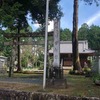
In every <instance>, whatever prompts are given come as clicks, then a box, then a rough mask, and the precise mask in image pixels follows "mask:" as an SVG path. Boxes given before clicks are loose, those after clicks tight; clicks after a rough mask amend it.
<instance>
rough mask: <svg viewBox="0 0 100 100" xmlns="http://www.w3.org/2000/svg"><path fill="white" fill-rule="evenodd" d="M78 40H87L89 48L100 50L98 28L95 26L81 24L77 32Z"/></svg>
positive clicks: (99, 28)
mask: <svg viewBox="0 0 100 100" xmlns="http://www.w3.org/2000/svg"><path fill="white" fill-rule="evenodd" d="M78 38H79V40H88V43H89V47H90V48H91V49H94V50H100V45H99V44H100V27H99V26H96V25H91V26H90V27H89V26H88V25H87V24H85V23H84V24H83V25H82V26H81V28H80V29H79V32H78Z"/></svg>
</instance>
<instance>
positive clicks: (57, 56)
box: [53, 19, 62, 78]
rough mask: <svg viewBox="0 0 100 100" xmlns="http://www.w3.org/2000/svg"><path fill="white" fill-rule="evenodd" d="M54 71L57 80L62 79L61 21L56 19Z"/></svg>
mask: <svg viewBox="0 0 100 100" xmlns="http://www.w3.org/2000/svg"><path fill="white" fill-rule="evenodd" d="M53 71H54V74H55V75H54V76H55V78H61V77H62V74H61V73H62V69H61V66H60V19H54V49H53Z"/></svg>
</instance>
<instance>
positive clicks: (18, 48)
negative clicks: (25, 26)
mask: <svg viewBox="0 0 100 100" xmlns="http://www.w3.org/2000/svg"><path fill="white" fill-rule="evenodd" d="M18 34H20V24H19V25H18ZM19 43H20V37H18V47H17V50H18V66H17V72H21V71H22V69H21V62H20V45H19Z"/></svg>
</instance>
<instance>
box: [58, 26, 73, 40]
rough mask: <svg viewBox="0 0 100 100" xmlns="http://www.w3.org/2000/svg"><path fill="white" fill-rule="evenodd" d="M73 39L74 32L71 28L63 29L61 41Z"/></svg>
mask: <svg viewBox="0 0 100 100" xmlns="http://www.w3.org/2000/svg"><path fill="white" fill-rule="evenodd" d="M71 39H72V33H71V31H70V30H69V29H67V28H65V29H61V33H60V40H61V41H70V40H71Z"/></svg>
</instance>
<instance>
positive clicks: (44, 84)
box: [43, 0, 49, 89]
mask: <svg viewBox="0 0 100 100" xmlns="http://www.w3.org/2000/svg"><path fill="white" fill-rule="evenodd" d="M48 12H49V0H47V1H46V22H45V23H46V24H45V52H44V75H43V89H45V87H46V66H47V40H48Z"/></svg>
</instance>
